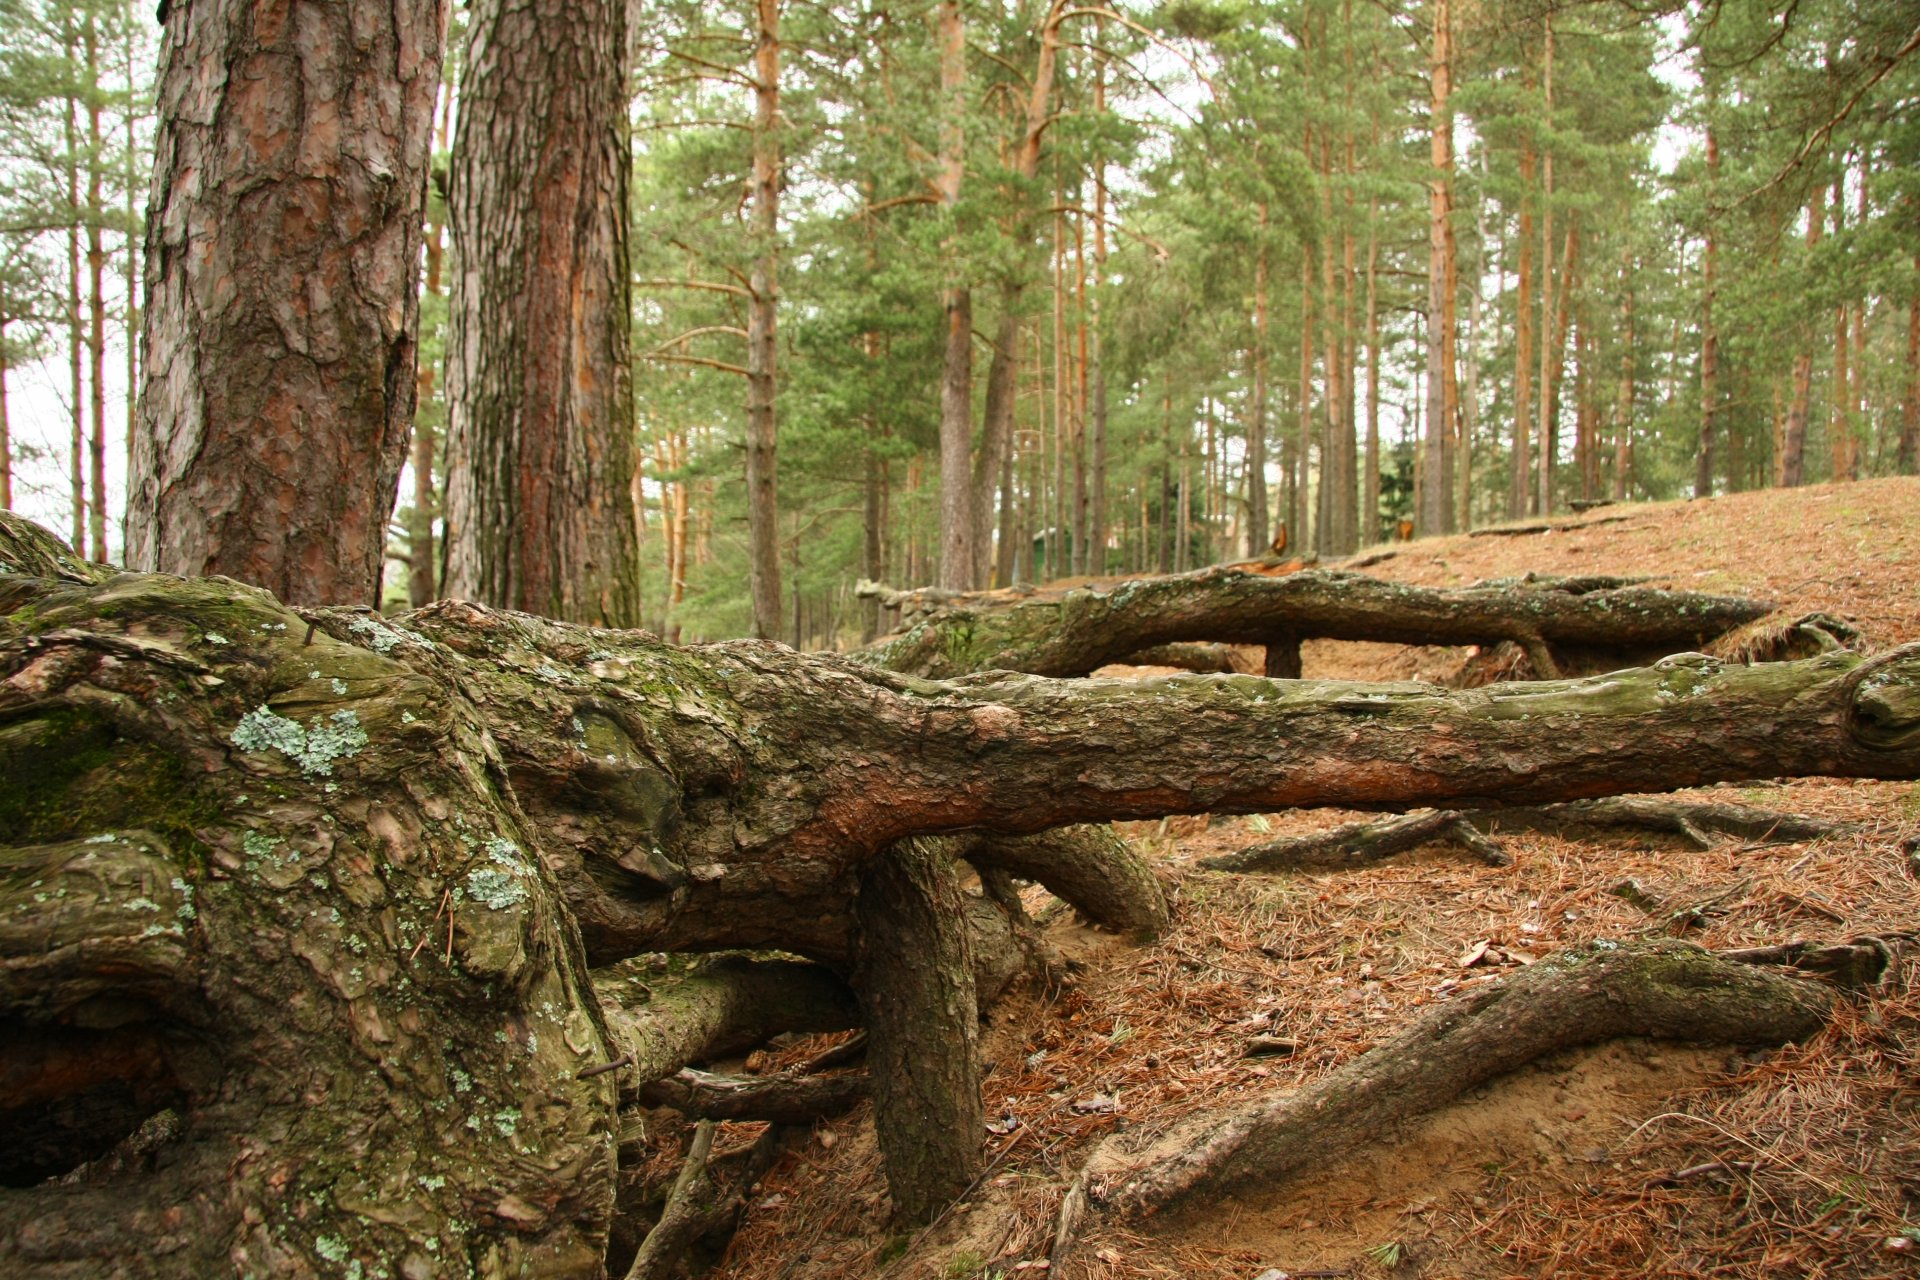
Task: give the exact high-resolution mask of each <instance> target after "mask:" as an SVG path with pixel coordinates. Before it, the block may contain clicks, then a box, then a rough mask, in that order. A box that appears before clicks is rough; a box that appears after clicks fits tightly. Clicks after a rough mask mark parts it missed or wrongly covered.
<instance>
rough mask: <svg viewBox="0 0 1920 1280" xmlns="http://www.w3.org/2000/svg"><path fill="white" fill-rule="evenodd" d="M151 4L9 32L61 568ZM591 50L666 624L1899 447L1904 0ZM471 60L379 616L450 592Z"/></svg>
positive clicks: (815, 626)
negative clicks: (453, 362) (626, 290)
mask: <svg viewBox="0 0 1920 1280" xmlns="http://www.w3.org/2000/svg"><path fill="white" fill-rule="evenodd" d="M462 17H463V13H456V15H455V19H454V20H455V22H456V24H458V23H459V22H461V20H462ZM152 18H153V15H152V13H151V11H150V9H149V8H148V7H145V6H136V5H132V4H129V3H124V2H122V0H97V2H96V0H84V2H79V3H71V2H68V0H4V2H3V3H0V168H3V171H4V174H5V182H4V184H3V185H4V194H3V195H0V389H4V391H5V392H6V394H5V395H4V396H0V506H7V507H15V506H17V507H18V508H19V509H21V510H23V511H25V512H27V513H29V514H31V515H33V516H35V517H36V518H39V519H43V520H46V521H47V522H48V523H49V524H51V525H53V526H54V527H57V528H60V529H62V530H63V531H65V532H66V533H68V535H69V536H70V537H71V539H72V541H73V542H74V545H75V546H76V547H84V548H85V549H86V550H87V551H88V553H89V554H91V555H92V556H93V557H94V558H98V559H107V558H117V557H118V556H119V554H120V547H121V537H120V533H119V528H118V524H119V519H120V516H121V512H122V510H123V506H124V499H123V495H122V484H123V477H124V473H125V472H124V458H125V450H126V448H127V440H128V439H129V438H130V436H131V434H132V431H131V423H132V415H133V406H132V403H131V398H130V397H129V396H128V394H127V388H128V387H131V386H137V385H138V383H139V380H140V377H141V372H142V371H140V370H139V369H138V368H137V367H136V361H137V359H138V347H139V343H138V342H137V341H131V340H129V337H128V335H129V334H131V333H135V332H137V330H138V327H139V316H138V301H137V300H138V299H139V298H140V297H141V293H142V287H143V286H142V282H141V280H140V274H139V273H140V270H141V255H140V253H139V252H138V251H137V249H138V246H139V244H140V243H141V241H142V238H143V236H144V232H145V228H144V226H143V218H144V209H145V206H146V204H147V188H148V184H149V181H150V175H151V173H152V170H153V157H152V154H151V149H152V125H153V104H152V91H153V90H152V79H153V61H154V49H155V44H156V35H157V31H156V28H155V27H154V25H153V21H152ZM627 19H628V21H627V25H628V49H627V54H628V57H627V61H628V65H629V67H630V68H631V82H630V86H629V87H630V94H629V102H630V116H629V126H630V130H631V147H632V151H631V156H632V168H631V172H630V174H629V175H627V178H628V180H627V182H626V184H625V186H626V193H625V198H626V207H627V221H626V225H625V228H624V230H625V235H626V241H625V243H626V254H625V257H626V270H627V271H628V272H629V274H630V276H631V279H632V287H633V295H632V297H633V303H632V315H631V322H630V325H629V326H628V328H629V329H630V340H629V343H628V350H627V351H626V352H625V357H626V359H627V360H628V362H629V363H630V366H631V369H632V379H633V385H634V388H635V404H636V412H635V425H634V432H633V437H632V449H633V454H634V458H635V461H636V464H637V465H636V469H635V481H634V485H633V488H632V496H633V498H634V499H635V501H634V505H633V516H632V518H633V521H634V534H635V539H636V544H637V551H636V552H635V554H636V555H637V557H638V561H637V565H636V567H635V573H636V576H637V578H638V583H639V603H638V614H637V618H636V619H635V620H637V621H640V622H641V623H643V624H644V625H646V626H649V627H652V628H654V629H657V630H660V631H662V632H663V633H665V634H667V635H668V636H669V637H672V638H680V639H688V640H692V639H706V638H717V637H721V636H728V635H738V634H745V633H750V632H757V633H759V634H763V635H771V636H775V637H777V638H780V639H785V640H788V641H790V642H792V643H794V644H795V645H797V646H801V647H828V648H830V647H840V646H844V645H848V644H852V643H856V642H858V641H860V640H862V639H865V638H869V637H871V636H872V635H873V634H874V632H875V631H876V630H877V629H879V627H880V626H881V624H882V621H883V619H882V616H881V614H880V611H879V607H878V605H877V604H875V603H873V602H870V601H866V600H863V599H860V598H858V597H857V596H856V595H855V592H854V589H855V585H856V583H857V582H858V581H859V580H860V579H863V578H865V579H874V580H880V581H886V582H889V583H891V584H893V585H914V584H920V583H927V582H938V583H939V584H940V585H942V586H946V587H949V588H955V589H964V588H968V587H977V586H987V585H1006V584H1008V583H1012V582H1019V581H1028V580H1033V579H1036V578H1050V577H1061V576H1066V575H1087V574H1091V575H1099V574H1108V573H1118V572H1143V571H1149V572H1150V571H1163V572H1164V571H1177V570H1181V569H1185V568H1190V567H1197V566H1199V565H1202V564H1207V563H1211V562H1213V561H1215V560H1218V559H1221V558H1225V557H1232V556H1237V555H1250V554H1258V553H1260V552H1261V551H1263V550H1265V549H1266V548H1267V547H1268V545H1269V543H1270V542H1271V541H1272V540H1273V539H1274V537H1275V536H1276V534H1278V533H1279V532H1280V531H1281V530H1283V529H1284V530H1285V531H1286V532H1287V534H1288V536H1289V537H1290V541H1291V546H1292V548H1293V549H1294V550H1311V551H1314V552H1317V553H1319V554H1322V555H1327V556H1337V555H1342V554H1345V553H1347V552H1350V551H1352V550H1354V549H1356V548H1357V547H1358V546H1360V545H1362V544H1364V543H1368V542H1372V541H1375V540H1377V539H1379V538H1381V537H1383V536H1386V535H1387V534H1388V533H1389V532H1390V531H1391V530H1393V529H1394V528H1395V527H1396V525H1397V524H1398V523H1399V522H1400V521H1401V520H1411V521H1412V522H1413V525H1414V527H1415V528H1416V529H1417V530H1418V531H1420V532H1423V533H1424V532H1447V531H1452V530H1455V529H1461V528H1468V527H1477V526H1480V525H1484V524H1486V523H1489V522H1494V521H1499V520H1504V519H1509V518H1515V517H1521V516H1526V515H1529V514H1537V513H1540V512H1543V511H1549V510H1556V509H1564V508H1566V507H1567V506H1568V505H1569V504H1573V503H1580V504H1585V503H1590V502H1597V501H1602V500H1608V499H1611V500H1621V499H1635V498H1668V497H1675V496H1684V495H1688V494H1692V495H1695V496H1707V495H1711V494H1713V493H1718V492H1727V491H1734V490H1743V489H1751V488H1758V487H1765V486H1769V485H1792V484H1798V483H1802V482H1806V481H1813V480H1825V479H1835V480H1845V479H1852V478H1858V477H1862V476H1868V475H1879V474H1888V473H1892V472H1895V471H1905V472H1909V473H1911V472H1912V471H1913V470H1914V467H1915V452H1916V443H1917V442H1920V111H1916V110H1915V105H1916V96H1917V94H1920V74H1917V73H1916V70H1915V67H1916V66H1917V65H1920V62H1916V60H1914V59H1913V58H1912V57H1911V56H1910V55H1911V54H1912V53H1913V52H1914V50H1915V48H1916V42H1920V29H1916V27H1915V25H1914V17H1913V14H1912V11H1911V8H1910V7H1909V6H1907V5H1904V4H1901V3H1897V2H1896V0H1802V2H1800V3H1794V4H1789V5H1785V6H1763V5H1757V4H1751V5H1750V4H1715V3H1709V4H1704V5H1691V6H1686V7H1684V8H1671V9H1667V10H1660V11H1643V10H1640V9H1637V8H1635V7H1632V6H1629V5H1625V4H1619V3H1593V4H1559V5H1543V4H1541V3H1539V0H1420V2H1419V3H1398V2H1395V0H1387V2H1384V3H1354V0H1286V2H1284V3H1240V4H1201V3H1184V2H1183V3H1173V4H1165V5H1161V6H1158V7H1153V8H1146V7H1139V8H1133V7H1129V8H1111V7H1106V6H1104V5H1097V4H1089V5H1075V4H1069V3H1065V2H1063V0H1049V2H1048V3H1022V4H1013V5H993V6H964V7H963V6H961V5H960V4H959V3H957V0H943V2H941V3H937V4H934V5H932V6H931V7H917V8H913V9H909V10H897V9H893V8H889V7H888V6H886V5H884V4H880V3H869V4H856V5H836V4H820V5H812V4H800V3H797V2H795V0H757V2H756V3H755V4H754V5H752V6H748V5H738V6H732V7H727V6H719V7H716V6H703V5H690V4H681V3H656V2H651V0H650V2H648V3H644V4H642V3H635V4H633V5H631V6H630V7H629V11H628V15H627ZM465 47H466V42H465V40H464V38H463V33H462V32H461V31H460V30H458V29H456V30H455V31H454V32H453V33H451V38H450V40H449V44H448V48H449V50H450V56H449V58H448V59H447V63H446V73H445V74H446V84H445V85H444V87H443V90H442V93H441V98H440V103H439V106H438V109H437V111H436V117H435V159H434V173H435V180H434V183H433V185H432V190H431V192H430V198H429V214H428V216H429V225H428V227H427V233H426V246H427V247H426V261H425V263H424V270H423V271H422V273H421V289H422V302H421V316H422V322H421V338H420V347H421V359H420V363H419V374H418V388H417V390H418V397H419V398H418V412H417V416H416V420H415V421H416V427H417V430H416V436H415V440H414V443H413V448H412V463H411V470H412V479H411V480H408V481H403V486H402V492H401V505H400V509H399V510H398V511H397V512H396V513H395V516H394V520H393V529H392V537H391V543H390V552H389V560H388V568H387V573H386V578H385V581H386V587H385V591H386V596H387V599H388V600H389V601H390V602H393V603H406V602H408V600H409V599H411V602H412V603H415V604H419V603H424V602H425V601H426V600H428V599H432V598H434V597H436V596H437V595H438V594H440V593H441V592H442V590H443V589H444V587H445V585H446V550H445V549H446V545H447V540H446V538H445V536H444V535H445V532H446V526H445V523H444V520H443V515H442V513H443V512H444V510H445V500H446V495H445V478H446V476H447V474H448V472H449V470H450V469H456V470H457V464H458V463H459V461H460V460H459V459H458V458H450V457H449V456H448V455H447V449H448V445H447V439H448V435H449V433H448V431H447V427H448V426H449V422H448V419H449V408H448V404H447V401H446V398H445V394H444V392H445V383H446V378H445V376H444V372H443V365H444V360H445V348H446V344H447V334H448V330H449V313H448V296H447V295H448V292H449V288H450V283H449V282H450V281H451V280H452V279H453V277H454V275H455V273H457V272H458V271H459V269H460V264H459V261H458V255H459V246H458V244H456V243H455V242H454V237H453V236H451V235H450V233H449V231H448V229H447V221H448V219H447V206H446V199H445V196H446V191H447V182H448V174H449V171H450V169H451V168H452V167H453V166H455V165H456V164H457V163H458V162H457V160H456V158H455V157H454V156H453V155H452V151H453V149H454V144H455V138H456V134H457V132H458V124H459V113H460V101H461V99H460V79H461V71H462V67H463V65H464V60H463V57H462V55H463V53H464V51H465ZM956 335H957V338H956ZM451 434H452V435H453V437H454V438H455V439H456V440H458V439H460V438H461V434H460V432H458V431H454V432H452V433H451ZM776 442H777V466H776V463H775V458H776V453H775V446H776ZM455 447H456V448H457V447H458V446H457V445H456V446H455ZM756 467H757V468H758V471H757V475H758V477H759V479H758V482H757V483H756V484H755V485H753V486H749V484H748V482H747V479H748V475H749V472H750V471H752V470H753V469H754V468H756ZM776 476H777V484H776Z"/></svg>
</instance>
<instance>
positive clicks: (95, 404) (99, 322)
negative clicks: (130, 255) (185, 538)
mask: <svg viewBox="0 0 1920 1280" xmlns="http://www.w3.org/2000/svg"><path fill="white" fill-rule="evenodd" d="M81 45H82V47H83V48H84V50H85V52H86V64H85V66H86V78H85V80H84V81H82V91H83V92H84V93H85V94H86V109H87V207H86V219H87V320H88V331H87V359H88V364H89V368H88V371H87V372H88V376H89V378H90V379H91V382H92V405H91V408H92V411H93V412H92V418H93V430H92V432H91V433H90V434H89V436H88V438H87V462H88V480H89V485H88V492H89V494H90V495H91V496H90V498H89V500H88V503H87V534H88V537H89V540H90V543H91V549H90V551H89V553H88V554H90V555H91V556H92V557H93V558H94V559H95V560H99V561H102V562H104V561H105V560H106V558H107V298H106V291H105V288H104V283H105V279H106V270H107V248H106V244H105V239H104V232H103V227H102V223H104V222H105V220H106V212H107V211H106V208H105V206H104V205H102V203H101V178H102V174H101V171H100V166H101V148H102V147H103V146H104V145H105V144H104V140H103V139H102V137H101V133H100V29H99V25H98V21H97V19H96V18H95V15H94V11H93V10H92V9H91V8H89V9H88V10H87V11H86V16H85V18H84V20H83V22H82V24H81ZM73 549H74V550H75V551H79V550H80V544H79V543H77V542H76V543H75V544H74V547H73Z"/></svg>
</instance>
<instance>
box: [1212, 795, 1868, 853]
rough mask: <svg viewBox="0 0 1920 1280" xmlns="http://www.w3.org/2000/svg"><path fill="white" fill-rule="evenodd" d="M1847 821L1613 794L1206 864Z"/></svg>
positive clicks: (1496, 849) (1765, 833) (1451, 815)
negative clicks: (1531, 838) (1529, 835)
mask: <svg viewBox="0 0 1920 1280" xmlns="http://www.w3.org/2000/svg"><path fill="white" fill-rule="evenodd" d="M1846 825H1847V824H1845V823H1838V822H1828V821H1826V820H1824V819H1821V818H1808V817H1803V816H1801V815H1799V814H1792V813H1775V812H1773V811H1772V810H1769V809H1756V808H1752V807H1750V806H1747V805H1738V804H1711V803H1706V804H1691V803H1681V802H1678V801H1673V800H1658V799H1654V798H1652V797H1649V796H1608V797H1604V798H1601V799H1596V800H1569V801H1567V802H1565V803H1563V804H1552V805H1539V806H1535V807H1523V808H1512V809H1476V810H1458V809H1437V810H1436V809H1422V810H1419V811H1417V812H1414V813H1408V814H1402V815H1400V816H1398V817H1393V818H1383V819H1381V820H1380V821H1378V822H1350V823H1347V824H1346V825H1344V826H1339V827H1333V828H1331V829H1329V830H1326V831H1316V832H1312V833H1310V834H1308V835H1303V836H1285V837H1282V838H1280V839H1276V840H1267V841H1263V842H1262V843H1260V844H1255V845H1249V846H1247V847H1246V848H1244V849H1240V850H1237V851H1235V852H1233V853H1226V854H1220V855H1219V856H1217V857H1212V858H1206V859H1203V860H1202V861H1201V863H1200V865H1201V866H1203V867H1205V868H1207V869H1208V870H1210V871H1267V872H1272V871H1338V870H1343V869H1349V868H1353V867H1360V866H1366V865H1368V864H1370V863H1374V862H1378V861H1380V860H1382V859H1384V858H1390V857H1393V856H1394V855H1396V854H1401V853H1407V852H1409V851H1411V850H1413V849H1417V848H1419V847H1420V846H1422V845H1425V844H1431V843H1433V842H1435V841H1447V842H1449V843H1453V844H1458V845H1462V846H1464V847H1465V848H1466V849H1467V850H1468V851H1469V852H1470V853H1472V854H1473V855H1474V856H1475V857H1477V858H1479V859H1480V860H1481V861H1482V862H1485V863H1486V864H1487V865H1488V866H1492V867H1504V866H1508V865H1509V864H1511V863H1512V861H1513V859H1512V858H1511V857H1510V856H1509V855H1508V854H1507V852H1506V851H1505V850H1504V849H1503V848H1501V846H1500V843H1499V842H1498V841H1497V840H1495V839H1493V833H1495V832H1498V831H1553V832H1560V831H1567V830H1570V829H1574V828H1582V827H1627V828H1632V829H1636V830H1641V831H1657V832H1662V833H1665V834H1669V835H1677V836H1679V837H1681V838H1682V839H1684V840H1686V841H1687V842H1689V843H1690V844H1692V845H1693V846H1694V847H1695V848H1697V849H1711V848H1713V847H1714V845H1715V844H1716V843H1717V842H1716V841H1715V840H1714V839H1713V836H1715V835H1719V836H1731V837H1735V838H1738V839H1742V840H1754V841H1777V842H1781V843H1790V842H1795V841H1800V840H1815V839H1818V838H1820V837H1821V836H1827V835H1832V834H1833V833H1834V832H1836V831H1841V830H1844V829H1845V828H1846Z"/></svg>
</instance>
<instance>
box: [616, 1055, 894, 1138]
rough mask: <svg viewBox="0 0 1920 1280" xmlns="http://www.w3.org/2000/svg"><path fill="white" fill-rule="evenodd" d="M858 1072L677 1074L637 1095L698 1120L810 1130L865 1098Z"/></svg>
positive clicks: (866, 1088)
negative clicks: (757, 1122)
mask: <svg viewBox="0 0 1920 1280" xmlns="http://www.w3.org/2000/svg"><path fill="white" fill-rule="evenodd" d="M869 1090H870V1085H869V1082H868V1079H867V1073H866V1072H864V1071H838V1072H835V1073H833V1074H832V1075H816V1076H810V1075H800V1074H790V1073H783V1074H781V1075H777V1076H720V1075H712V1074H709V1073H708V1072H705V1071H695V1070H693V1069H691V1068H684V1067H683V1068H682V1069H681V1070H679V1071H677V1072H675V1073H674V1074H673V1075H670V1076H668V1077H666V1078H665V1079H663V1080H655V1081H654V1082H653V1083H652V1084H650V1085H647V1086H646V1087H645V1088H644V1089H642V1090H641V1091H640V1097H641V1099H642V1100H643V1101H645V1102H647V1103H648V1104H650V1105H653V1106H665V1107H672V1108H673V1109H674V1110H676V1111H679V1112H681V1113H683V1114H685V1115H689V1116H693V1117H695V1118H697V1119H701V1120H765V1121H768V1122H770V1123H773V1124H811V1123H813V1122H814V1121H815V1120H819V1119H822V1118H824V1117H826V1116H834V1115H839V1114H840V1113H841V1112H843V1111H847V1110H850V1109H851V1108H852V1107H853V1106H854V1105H855V1104H857V1103H859V1102H860V1101H861V1100H863V1099H864V1098H866V1096H867V1094H868V1092H869Z"/></svg>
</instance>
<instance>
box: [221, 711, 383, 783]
mask: <svg viewBox="0 0 1920 1280" xmlns="http://www.w3.org/2000/svg"><path fill="white" fill-rule="evenodd" d="M231 741H232V742H233V745H234V746H236V747H238V748H240V750H242V751H278V752H280V753H281V754H282V755H284V756H286V757H287V758H288V759H289V760H292V761H293V762H294V763H295V764H297V765H299V766H300V771H301V772H302V773H305V774H308V775H309V776H318V777H331V776H332V774H333V762H334V761H335V760H341V759H345V758H347V757H350V756H354V755H358V754H359V753H360V752H361V751H362V750H363V749H364V748H365V747H366V745H367V742H368V738H367V731H366V730H365V729H362V728H361V727H360V717H359V715H358V714H356V713H355V712H354V711H352V710H351V709H348V710H344V711H336V712H334V713H333V715H331V716H329V717H326V718H325V719H323V718H321V717H319V716H315V717H314V718H313V720H312V721H311V722H310V723H308V724H306V725H304V726H303V725H301V724H300V722H299V721H297V720H289V719H288V718H287V717H285V716H280V715H275V714H274V713H273V712H272V711H269V710H268V709H267V708H266V707H256V708H255V709H254V710H252V711H249V712H247V714H246V715H244V716H242V717H241V719H240V723H239V724H238V725H237V726H236V727H235V728H234V731H233V735H232V738H231Z"/></svg>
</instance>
